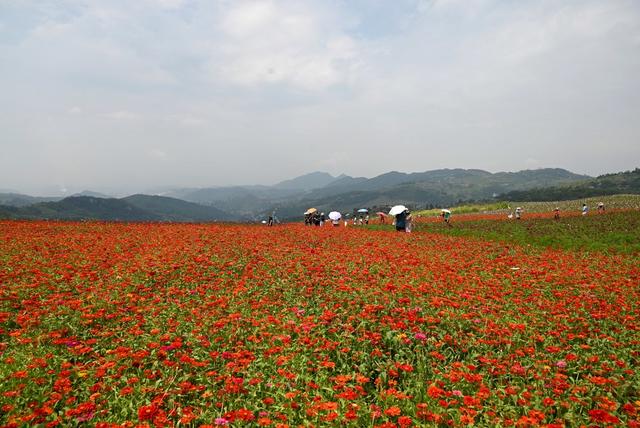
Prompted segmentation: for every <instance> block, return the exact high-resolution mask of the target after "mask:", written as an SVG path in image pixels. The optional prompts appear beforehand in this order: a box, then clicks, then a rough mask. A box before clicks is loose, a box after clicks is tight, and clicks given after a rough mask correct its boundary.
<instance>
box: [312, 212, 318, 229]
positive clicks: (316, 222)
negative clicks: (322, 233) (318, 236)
mask: <svg viewBox="0 0 640 428" xmlns="http://www.w3.org/2000/svg"><path fill="white" fill-rule="evenodd" d="M313 225H314V226H320V214H319V213H318V212H316V213H315V214H314V215H313Z"/></svg>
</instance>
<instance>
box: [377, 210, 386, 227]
mask: <svg viewBox="0 0 640 428" xmlns="http://www.w3.org/2000/svg"><path fill="white" fill-rule="evenodd" d="M378 215H379V216H380V224H384V218H385V215H384V213H383V212H380V213H378Z"/></svg>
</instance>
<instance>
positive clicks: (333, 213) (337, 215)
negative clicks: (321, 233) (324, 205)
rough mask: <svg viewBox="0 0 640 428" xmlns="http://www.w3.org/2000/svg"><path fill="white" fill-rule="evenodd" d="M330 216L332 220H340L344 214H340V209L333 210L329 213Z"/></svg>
mask: <svg viewBox="0 0 640 428" xmlns="http://www.w3.org/2000/svg"><path fill="white" fill-rule="evenodd" d="M329 218H330V219H331V220H334V221H338V220H340V219H341V218H342V214H340V213H339V212H338V211H331V212H330V213H329Z"/></svg>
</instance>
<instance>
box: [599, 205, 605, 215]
mask: <svg viewBox="0 0 640 428" xmlns="http://www.w3.org/2000/svg"><path fill="white" fill-rule="evenodd" d="M598 213H600V214H603V213H604V202H600V203H599V204H598Z"/></svg>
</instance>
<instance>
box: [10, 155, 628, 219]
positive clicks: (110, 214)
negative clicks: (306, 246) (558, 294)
mask: <svg viewBox="0 0 640 428" xmlns="http://www.w3.org/2000/svg"><path fill="white" fill-rule="evenodd" d="M598 179H600V178H598ZM590 180H593V177H589V176H586V175H579V174H574V173H572V172H570V171H567V170H564V169H560V168H544V169H536V170H525V171H518V172H497V173H491V172H487V171H483V170H480V169H460V168H458V169H437V170H432V171H424V172H414V173H404V172H399V171H390V172H387V173H384V174H380V175H378V176H376V177H373V178H365V177H350V176H348V175H344V174H343V175H340V176H338V177H334V176H332V175H331V174H328V173H325V172H313V173H311V174H306V175H302V176H300V177H295V178H292V179H290V180H285V181H282V182H280V183H278V184H276V185H274V186H264V185H254V186H226V187H208V188H182V189H181V188H164V189H162V195H156V196H149V195H133V196H130V197H127V198H123V199H114V198H98V197H96V196H97V195H95V194H94V195H92V196H90V197H80V198H66V199H64V200H62V201H59V202H48V203H44V204H43V203H42V201H40V200H38V198H31V197H28V196H26V195H21V197H20V198H16V197H14V196H6V195H10V194H5V198H4V199H1V198H0V205H14V207H4V208H3V212H2V213H0V215H4V216H5V217H8V216H11V217H20V218H76V219H77V218H95V219H104V220H110V219H118V220H149V221H210V220H231V219H233V220H237V221H243V220H261V219H264V218H266V217H267V216H268V215H269V214H271V213H273V212H275V213H276V215H277V216H278V217H279V218H280V219H298V218H299V217H300V216H301V215H302V213H303V212H304V211H305V210H306V209H307V208H309V207H316V208H318V209H319V210H321V211H325V212H329V211H331V210H338V211H341V212H343V213H348V212H351V211H353V210H354V209H358V208H371V209H385V208H386V207H388V206H389V205H395V204H399V203H401V204H404V205H408V206H410V207H413V208H417V207H420V208H423V207H433V206H447V205H452V204H455V203H458V202H462V201H481V200H489V199H493V198H494V197H496V196H497V195H503V194H508V193H509V192H514V191H523V190H531V189H534V188H544V189H546V188H548V187H550V186H551V187H553V186H556V187H561V188H562V189H565V190H564V191H566V188H567V186H581V185H582V183H586V182H589V181H590ZM611 180H613V179H609V181H611ZM616 180H618V181H615V180H613V181H615V183H613V184H611V185H608V186H609V187H608V188H615V187H616V186H618V187H619V188H620V190H619V191H617V192H616V193H620V192H621V191H623V189H622V187H620V186H622V184H621V182H620V180H619V179H616ZM616 183H617V184H616ZM592 185H594V186H595V184H592ZM607 191H609V190H607ZM102 196H104V195H102ZM85 198H86V199H85ZM2 201H8V202H5V203H2ZM18 204H20V205H18ZM16 205H18V208H16ZM27 205H28V206H27Z"/></svg>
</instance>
